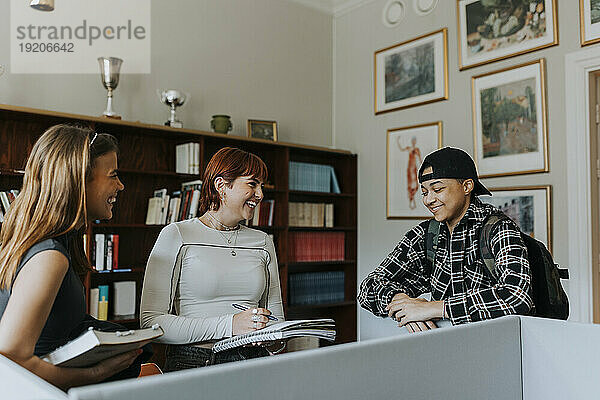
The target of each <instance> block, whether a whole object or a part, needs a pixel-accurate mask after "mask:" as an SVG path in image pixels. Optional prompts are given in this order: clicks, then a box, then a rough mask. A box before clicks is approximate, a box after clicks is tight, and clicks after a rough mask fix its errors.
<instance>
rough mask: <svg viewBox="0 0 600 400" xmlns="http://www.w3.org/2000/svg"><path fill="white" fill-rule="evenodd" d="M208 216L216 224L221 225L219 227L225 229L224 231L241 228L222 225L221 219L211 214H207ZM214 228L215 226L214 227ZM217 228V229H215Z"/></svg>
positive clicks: (238, 225) (237, 225)
mask: <svg viewBox="0 0 600 400" xmlns="http://www.w3.org/2000/svg"><path fill="white" fill-rule="evenodd" d="M206 215H208V217H209V218H210V219H211V220H213V221H214V222H216V223H217V224H219V226H220V227H221V228H223V230H226V231H233V230H235V229H238V228H239V227H240V224H236V225H235V226H229V225H225V224H224V223H222V222H221V221H219V219H218V218H217V217H215V216H213V215H211V213H209V212H207V213H206ZM213 226H214V225H213ZM215 228H216V227H215Z"/></svg>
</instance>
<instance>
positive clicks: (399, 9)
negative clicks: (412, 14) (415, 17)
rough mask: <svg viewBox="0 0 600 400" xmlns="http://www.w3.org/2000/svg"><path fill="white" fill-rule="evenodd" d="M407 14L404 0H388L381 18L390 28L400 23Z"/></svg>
mask: <svg viewBox="0 0 600 400" xmlns="http://www.w3.org/2000/svg"><path fill="white" fill-rule="evenodd" d="M405 14H406V6H404V2H403V1H402V0H388V2H387V3H385V7H383V14H382V15H381V20H382V21H383V24H384V25H385V26H387V27H388V28H393V27H395V26H397V25H398V24H400V21H402V19H404V15H405Z"/></svg>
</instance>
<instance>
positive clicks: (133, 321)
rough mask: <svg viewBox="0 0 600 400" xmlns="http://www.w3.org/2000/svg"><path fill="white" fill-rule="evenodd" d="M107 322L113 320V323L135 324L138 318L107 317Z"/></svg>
mask: <svg viewBox="0 0 600 400" xmlns="http://www.w3.org/2000/svg"><path fill="white" fill-rule="evenodd" d="M108 321H109V322H114V323H115V324H121V325H125V324H137V323H138V322H139V321H140V320H139V319H138V318H130V319H109V320H108Z"/></svg>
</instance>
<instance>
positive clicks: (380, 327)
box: [334, 0, 586, 339]
mask: <svg viewBox="0 0 600 400" xmlns="http://www.w3.org/2000/svg"><path fill="white" fill-rule="evenodd" d="M404 2H405V3H406V5H407V6H408V7H407V10H406V17H405V18H404V20H403V21H402V22H401V23H400V25H399V26H398V27H395V28H386V27H385V26H384V25H383V24H382V22H381V14H382V10H383V6H384V5H385V3H386V1H385V0H376V1H370V2H369V1H367V2H365V4H364V5H363V6H362V7H359V8H356V9H353V10H352V11H351V12H349V13H346V14H344V15H339V16H337V18H336V19H335V25H334V32H335V34H334V35H335V41H334V51H335V56H334V57H335V58H334V60H335V61H334V65H335V67H334V79H335V82H334V87H335V94H334V99H335V108H334V118H335V121H334V125H335V128H336V129H335V145H336V146H337V147H341V148H350V149H352V150H354V151H356V152H357V153H358V162H359V168H358V171H359V176H358V183H359V226H358V232H359V249H358V261H359V264H358V270H359V272H358V275H359V276H358V278H359V282H360V281H361V280H362V279H363V278H364V277H365V276H366V275H367V273H369V272H370V271H371V270H372V269H374V268H375V267H376V266H377V265H378V264H379V263H380V262H381V260H382V259H383V258H384V257H385V256H386V255H387V254H388V253H389V252H390V251H391V250H392V249H393V247H394V246H395V244H396V243H397V242H398V241H399V240H400V238H401V237H402V235H403V234H404V233H405V232H406V231H407V230H408V229H410V227H412V226H413V225H414V224H415V221H410V220H396V221H392V220H390V221H388V220H386V218H385V215H386V212H385V207H386V204H385V201H386V200H385V199H386V182H385V173H386V165H385V164H386V131H387V129H390V128H395V127H402V126H408V125H413V124H417V123H423V122H433V121H438V120H441V121H443V123H444V127H443V129H444V133H443V143H444V145H452V146H457V147H461V148H463V149H465V150H466V151H468V152H469V153H471V154H472V153H473V131H472V119H471V118H472V117H471V86H470V85H471V77H472V76H474V75H479V74H482V73H485V72H488V71H494V70H497V69H501V68H504V67H508V66H512V65H517V64H520V63H523V62H526V61H529V60H535V59H538V58H541V57H544V58H546V60H547V93H548V117H549V118H548V127H549V129H548V136H549V139H548V144H549V160H550V172H549V173H545V174H531V175H523V176H515V177H501V178H494V179H486V180H485V181H484V184H485V185H487V186H488V187H505V186H515V185H520V186H521V185H540V184H551V185H552V186H553V202H552V203H553V204H552V206H553V213H554V215H553V219H552V227H553V229H552V230H553V247H554V256H555V260H556V261H557V262H558V263H562V264H565V265H566V264H567V260H568V249H567V228H566V227H567V206H568V205H567V193H566V182H567V176H566V173H565V169H566V150H565V149H566V141H567V135H568V134H567V132H568V130H567V129H566V128H565V125H566V122H565V116H564V110H565V99H564V93H565V87H564V84H565V83H564V82H565V81H564V55H565V54H567V53H570V52H572V51H575V50H577V49H579V48H580V44H579V7H578V2H577V1H575V0H569V1H562V0H561V1H559V2H558V3H560V4H559V7H558V17H559V43H560V44H559V46H555V47H551V48H549V49H546V50H541V51H537V52H534V53H529V54H525V55H522V56H518V57H513V58H509V59H506V60H503V61H499V62H495V63H492V64H487V65H484V66H481V67H478V68H472V69H468V70H465V71H463V72H459V70H458V52H457V46H458V43H457V26H456V25H457V18H456V1H454V0H453V1H449V0H441V1H440V2H439V4H438V6H437V8H436V9H435V10H434V11H433V12H432V13H431V14H429V15H427V16H418V15H417V14H416V13H414V11H413V9H412V1H411V0H405V1H404ZM567 3H568V5H567ZM443 27H447V28H448V50H449V60H448V61H449V84H450V98H449V100H447V101H442V102H436V103H432V104H429V105H425V106H419V107H413V108H408V109H405V110H400V111H393V112H389V113H386V114H382V115H379V116H375V115H374V113H373V53H374V52H375V51H376V50H378V49H381V48H384V47H387V46H390V45H393V44H396V43H399V42H403V41H405V40H409V39H411V38H414V37H417V36H420V35H422V34H425V33H429V32H432V31H435V30H438V29H440V28H443ZM570 267H572V268H577V267H586V266H570ZM395 332H397V328H396V327H395V326H394V324H393V323H392V322H391V321H390V320H387V319H386V320H383V319H380V318H375V317H373V316H372V315H371V314H369V313H367V312H365V311H363V310H361V311H359V335H360V338H361V339H367V338H371V337H376V336H382V335H389V334H393V333H395Z"/></svg>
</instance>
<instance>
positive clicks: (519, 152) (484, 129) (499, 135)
mask: <svg viewBox="0 0 600 400" xmlns="http://www.w3.org/2000/svg"><path fill="white" fill-rule="evenodd" d="M471 91H472V98H471V102H472V107H473V143H474V160H475V163H476V164H477V168H478V170H479V176H480V177H481V178H490V177H495V176H509V175H522V174H533V173H541V172H548V171H549V163H548V122H547V121H548V117H547V106H546V62H545V59H543V58H542V59H539V60H534V61H530V62H527V63H524V64H519V65H515V66H512V67H508V68H504V69H501V70H498V71H492V72H488V73H485V74H481V75H477V76H474V77H472V78H471Z"/></svg>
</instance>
